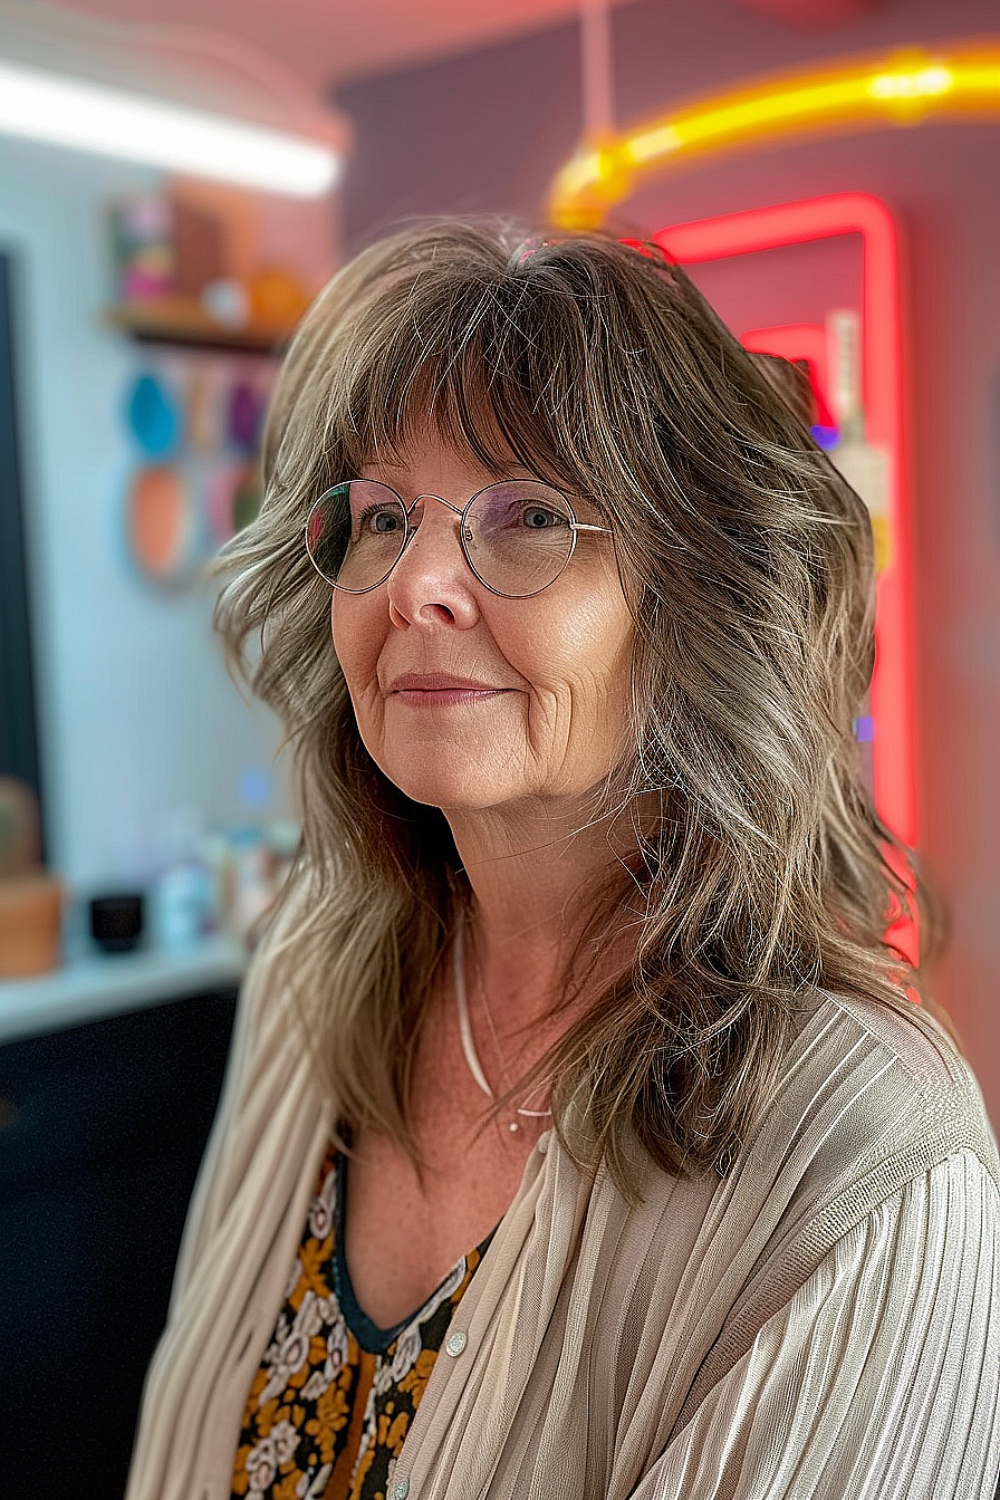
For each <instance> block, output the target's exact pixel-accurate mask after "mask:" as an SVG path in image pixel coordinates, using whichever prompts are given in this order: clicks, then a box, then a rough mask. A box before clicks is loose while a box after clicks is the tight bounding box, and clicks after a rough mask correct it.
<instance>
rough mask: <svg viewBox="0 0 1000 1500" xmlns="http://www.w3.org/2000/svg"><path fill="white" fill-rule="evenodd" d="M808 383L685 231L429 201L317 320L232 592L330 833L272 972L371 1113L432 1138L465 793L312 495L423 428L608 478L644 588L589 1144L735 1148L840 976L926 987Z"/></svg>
mask: <svg viewBox="0 0 1000 1500" xmlns="http://www.w3.org/2000/svg"><path fill="white" fill-rule="evenodd" d="M778 384H780V382H777V383H776V382H775V380H774V378H773V372H771V371H768V370H766V369H763V368H762V367H761V365H760V363H759V361H757V360H756V359H755V358H754V357H753V356H751V355H750V354H748V353H747V352H746V351H745V350H744V349H743V348H742V347H741V345H740V344H739V342H738V341H737V340H736V339H735V338H734V337H733V335H732V334H731V333H730V332H729V331H728V329H727V328H726V327H725V326H724V325H723V323H722V322H721V321H720V320H719V318H718V317H717V316H716V315H715V314H714V312H713V311H712V309H711V308H710V307H709V306H708V304H707V303H706V302H705V300H704V298H703V297H702V296H701V294H700V293H699V292H698V291H697V289H696V288H695V287H694V286H693V285H692V283H691V282H690V281H689V280H688V278H687V277H686V276H685V275H684V273H683V272H682V271H681V270H680V268H679V267H677V266H675V265H672V264H671V263H669V261H668V260H667V259H666V258H665V257H664V256H663V255H662V253H661V252H660V251H659V250H658V249H656V247H654V246H643V247H640V248H638V249H637V248H635V246H634V244H632V245H628V244H623V243H620V242H618V241H616V240H615V239H613V238H611V237H609V236H605V235H603V234H572V235H561V234H558V233H555V234H548V233H545V232H542V233H541V234H538V235H535V236H532V235H530V234H529V233H528V232H527V231H526V230H525V229H524V228H523V227H517V226H513V225H511V224H509V223H508V222H506V221H502V222H501V221H488V222H482V221H479V222H465V221H461V222H459V221H445V222H434V223H430V224H427V225H422V226H420V227H417V228H410V229H407V230H406V231H404V232H402V233H399V234H397V235H395V236H394V237H392V238H389V239H386V240H384V241H382V242H380V243H378V244H376V245H374V246H373V247H371V248H370V249H368V250H366V251H365V252H363V253H362V254H361V255H359V256H358V257H357V259H355V260H354V261H353V262H352V263H351V264H349V265H348V266H347V267H346V269H344V270H343V271H341V272H340V274H339V275H337V276H336V277H335V278H334V279H333V280H332V281H331V283H330V284H329V285H328V286H327V288H326V290H325V291H324V292H323V293H322V295H321V296H320V297H319V299H318V300H317V301H316V303H315V304H314V305H313V307H312V309H311V310H310V312H309V313H308V315H307V316H306V318H305V321H304V322H303V324H302V326H301V328H300V329H299V331H298V333H297V335H296V337H295V340H294V342H293V344H292V346H291V349H290V351H289V353H288V356H287V358H286V360H285V363H284V367H283V370H282V372H281V376H280V379H279V382H278V385H277V389H276V392H275V397H274V401H273V404H272V407H271V411H270V415H269V420H268V425H267V431H266V436H265V453H264V478H265V498H264V503H263V506H262V509H261V512H260V515H259V517H258V519H257V520H256V521H255V522H254V523H253V524H252V525H251V526H249V527H248V528H247V529H246V530H245V531H243V532H242V533H241V534H240V535H239V536H238V537H237V538H236V539H235V540H234V541H233V542H232V543H231V544H230V545H229V546H228V548H227V549H226V554H225V556H224V558H223V566H224V567H225V568H226V569H228V570H229V571H230V574H231V576H230V578H229V581H228V582H227V583H226V585H225V587H224V589H223V591H222V593H221V594H220V597H219V600H218V605H217V610H216V623H217V626H218V629H219V630H220V632H221V634H222V637H223V640H224V642H225V644H226V647H227V650H228V653H229V655H230V659H231V661H232V663H233V664H234V665H235V667H236V668H237V670H239V671H240V672H242V673H243V674H244V676H245V677H246V679H247V680H248V681H249V684H250V686H251V688H252V690H253V691H254V692H255V693H256V694H257V695H258V696H259V697H260V698H262V699H263V700H264V701H265V702H267V703H268V704H270V705H271V707H272V708H274V709H275V710H276V711H277V713H278V714H279V715H280V717H281V718H282V720H283V722H284V725H285V728H286V732H287V738H288V740H289V741H290V742H291V744H292V746H293V747H294V756H295V764H296V768H297V781H298V792H299V796H300V799H301V811H302V815H303V828H304V832H303V843H302V847H301V850H300V854H299V858H298V861H297V863H296V865H295V868H294V870H293V874H292V876H291V878H290V881H289V884H288V887H287V888H286V894H285V898H284V905H285V917H286V920H285V922H284V923H283V924H282V925H283V930H284V937H283V940H282V942H281V943H280V945H275V951H274V954H273V955H272V957H273V961H274V963H275V966H276V968H275V975H274V977H273V980H272V982H273V983H274V984H275V985H276V986H279V987H280V989H281V992H282V993H283V994H294V995H295V996H296V997H297V1002H298V1005H299V1007H300V1009H301V1010H303V1011H304V1013H305V1015H306V1017H307V1020H308V1025H309V1028H310V1032H311V1036H312V1039H313V1043H314V1045H315V1048H316V1055H317V1057H318V1058H319V1059H321V1061H322V1066H323V1070H324V1074H325V1077H326V1079H327V1082H328V1084H329V1086H330V1087H331V1088H332V1090H333V1093H334V1097H335V1099H336V1102H337V1107H338V1110H339V1111H340V1115H341V1117H342V1118H343V1120H345V1121H346V1122H349V1123H351V1124H353V1125H370V1126H373V1127H375V1128H378V1129H380V1130H384V1131H387V1132H388V1133H389V1134H391V1135H392V1136H394V1137H395V1138H396V1139H398V1140H399V1141H401V1142H402V1143H404V1144H406V1145H407V1146H408V1148H409V1149H411V1150H412V1151H414V1152H416V1147H415V1142H414V1140H413V1137H412V1134H411V1131H410V1126H409V1120H410V1087H411V1080H412V1067H413V1061H414V1055H415V1050H416V1046H417V1043H418V1040H419V1037H420V1033H421V1026H422V1022H423V1018H424V1016H425V1013H426V1010H427V1005H428V1000H429V997H430V996H431V994H432V992H433V989H434V986H435V983H436V979H437V976H438V975H439V972H440V966H441V964H442V962H443V961H444V958H445V956H446V954H447V952H448V950H449V945H450V944H451V942H452V940H453V938H454V934H455V931H456V925H457V923H458V921H459V919H460V915H461V912H462V910H463V908H464V907H467V906H468V905H469V902H470V899H471V897H470V892H469V888H468V884H467V882H466V880H465V876H464V874H463V871H462V869H461V866H460V862H459V859H458V855H457V852H456V849H455V845H454V843H453V841H452V838H451V833H450V830H449V827H448V824H447V822H446V820H445V818H444V816H443V814H442V813H441V812H440V811H438V810H436V809H434V808H430V807H425V806H421V805H418V804H416V803H414V802H411V801H410V800H408V799H407V798H406V797H405V796H403V794H402V793H401V792H400V791H399V790H398V789H397V788H396V787H395V786H393V785H392V784H391V783H390V782H389V781H388V780H387V779H386V777H385V776H384V775H383V774H382V772H381V771H380V770H379V769H378V767H377V766H376V765H375V764H374V762H373V761H372V759H371V758H370V756H369V755H368V753H367V751H366V750H365V748H364V746H363V745H362V743H361V739H360V736H359V733H358V729H357V725H356V723H355V719H354V715H353V711H352V708H351V704H350V700H349V698H348V693H347V689H346V685H345V682H344V677H343V674H342V672H341V669H340V666H339V664H338V661H337V658H336V655H335V653H334V650H333V645H332V642H331V635H330V591H329V587H328V586H327V585H326V584H324V582H323V581H322V580H321V579H320V578H319V577H318V576H317V574H316V573H315V572H314V570H313V568H312V566H311V564H310V562H309V559H308V557H307V556H306V552H305V547H304V544H303V534H304V525H305V518H306V515H307V513H308V511H309V509H310V507H311V505H312V504H313V502H314V501H315V500H316V498H317V497H318V496H319V495H320V494H321V493H322V492H323V491H324V490H325V489H327V488H328V487H329V486H330V485H332V484H334V483H336V482H338V481H340V480H342V479H344V478H348V477H350V476H351V475H353V474H356V473H357V472H358V471H359V469H360V468H361V466H362V465H363V464H365V463H366V462H370V461H371V460H372V459H373V458H377V457H387V456H394V455H397V454H398V453H399V451H400V449H401V447H402V446H403V445H404V444H405V443H406V441H407V439H408V438H409V437H410V436H411V435H412V434H413V433H414V432H416V431H418V430H419V429H420V428H421V427H423V426H425V425H426V424H432V425H434V426H436V428H437V430H438V431H439V433H440V434H441V436H442V437H443V438H444V439H446V440H447V441H449V442H451V443H453V444H454V445H456V446H457V447H458V448H459V449H460V450H462V451H465V452H467V453H468V454H469V455H471V456H473V457H474V458H475V459H477V460H478V461H479V462H480V463H482V464H483V465H485V466H486V467H487V468H488V469H490V470H494V471H497V472H498V473H499V472H500V466H501V465H502V464H509V463H510V462H511V460H512V459H513V460H514V461H515V462H517V463H519V464H521V465H523V466H524V467H525V468H526V469H527V470H528V471H529V472H532V473H535V474H538V475H539V476H540V477H542V478H545V479H548V480H550V481H551V482H554V483H556V484H558V485H559V486H560V487H561V488H563V489H564V490H566V491H567V492H569V493H571V494H574V495H579V496H582V497H585V498H586V499H587V500H588V501H590V502H592V503H593V504H594V505H595V506H596V507H597V508H598V509H599V511H600V512H601V513H602V514H603V516H604V517H606V520H607V524H608V526H609V527H610V528H611V530H612V532H613V536H614V544H615V548H616V552H617V557H618V564H619V570H620V574H621V578H622V584H623V587H624V590H625V594H626V597H627V599H628V601H629V604H630V608H631V611H632V614H633V618H634V624H635V633H634V649H633V659H632V680H631V712H630V721H629V726H628V734H627V744H626V748H625V749H624V751H623V753H622V755H621V757H620V760H619V763H618V764H617V765H616V766H615V767H614V770H613V772H612V774H611V776H610V777H609V779H608V783H607V785H606V786H605V787H603V788H601V789H600V799H599V800H600V804H601V814H602V815H603V816H606V817H607V818H608V819H609V820H614V821H615V823H616V825H617V827H618V828H619V830H620V828H621V827H622V826H623V820H625V826H627V827H629V828H630V829H631V844H632V847H633V848H634V854H633V855H632V856H631V857H630V858H628V859H626V860H624V861H623V862H622V863H621V864H618V865H616V866H615V874H616V875H617V877H618V878H617V879H614V878H611V879H609V882H608V884H607V885H606V887H605V888H603V889H602V890H601V891H595V892H594V900H593V903H592V909H591V910H590V911H589V913H588V914H587V926H586V931H585V934H584V937H583V938H582V939H581V942H580V945H579V947H578V949H577V958H576V960H574V962H573V963H571V964H570V966H569V970H568V972H567V975H566V986H565V996H564V999H565V997H568V996H570V995H571V994H572V993H576V992H578V991H579V990H580V988H581V986H585V983H586V975H585V971H586V960H585V955H586V953H587V952H592V947H591V945H592V944H593V943H595V942H597V943H600V942H601V941H602V940H603V939H605V938H606V939H608V940H610V938H611V936H612V934H614V933H616V932H619V931H620V930H621V925H622V922H623V921H627V922H628V923H630V924H631V925H632V928H633V930H634V934H635V945H634V956H633V959H632V962H631V964H630V966H629V967H628V968H627V970H626V971H625V972H623V973H621V974H620V975H618V977H617V978H616V979H615V980H614V981H613V982H609V983H608V984H607V986H606V988H605V990H604V991H603V993H601V994H599V995H597V996H592V997H590V998H589V1001H588V1004H587V1005H586V1007H585V1009H584V1011H583V1013H582V1016H581V1017H579V1018H577V1019H576V1020H574V1021H573V1022H572V1024H570V1025H569V1028H568V1030H566V1032H565V1034H564V1035H563V1037H562V1040H561V1041H560V1042H559V1043H557V1045H556V1046H555V1047H554V1048H553V1049H552V1051H551V1052H550V1053H549V1054H548V1055H547V1056H546V1058H545V1059H543V1061H542V1063H541V1064H540V1065H539V1067H538V1068H537V1069H536V1070H534V1073H536V1074H538V1075H539V1076H541V1074H542V1073H545V1074H546V1075H547V1076H549V1077H551V1078H552V1079H553V1080H554V1095H553V1098H554V1112H555V1120H556V1125H557V1128H560V1129H564V1128H565V1124H566V1120H567V1118H568V1114H567V1110H568V1106H569V1104H570V1101H571V1100H572V1101H574V1115H573V1118H574V1119H576V1118H578V1117H579V1116H578V1114H577V1113H576V1111H578V1110H579V1109H580V1108H582V1111H583V1117H584V1118H585V1120H586V1125H587V1129H586V1131H584V1132H580V1131H576V1130H574V1131H573V1133H572V1139H568V1140H567V1144H568V1146H569V1149H570V1150H571V1151H573V1152H574V1154H576V1155H577V1156H578V1158H581V1159H582V1158H587V1159H588V1160H589V1161H590V1162H594V1161H596V1160H598V1159H600V1158H604V1159H605V1160H606V1161H607V1162H608V1164H609V1165H610V1168H611V1170H612V1171H613V1172H614V1173H615V1175H616V1178H617V1179H618V1180H619V1181H620V1183H621V1184H622V1186H623V1187H625V1188H626V1189H628V1188H629V1187H630V1184H631V1182H632V1180H633V1172H632V1167H631V1166H630V1163H631V1162H633V1161H634V1159H635V1155H634V1142H635V1140H636V1139H638V1141H639V1142H640V1143H641V1144H642V1146H643V1147H644V1148H645V1150H646V1152H648V1154H649V1155H650V1156H651V1157H652V1158H653V1160H654V1161H655V1162H656V1163H658V1164H659V1165H660V1166H661V1167H662V1168H664V1169H665V1170H667V1171H671V1172H681V1171H686V1172H697V1171H705V1170H712V1169H715V1170H722V1171H724V1170H725V1166H726V1163H727V1162H728V1161H729V1160H731V1159H732V1156H733V1153H734V1152H735V1151H736V1150H737V1149H738V1147H739V1144H740V1142H741V1141H742V1140H743V1139H744V1138H745V1137H746V1134H747V1132H748V1131H749V1130H750V1129H751V1128H752V1124H753V1120H754V1118H755V1116H756V1114H757V1112H758V1111H759V1109H760V1108H761V1107H762V1104H763V1103H764V1101H765V1100H766V1099H767V1096H768V1092H769V1090H770V1089H771V1087H772V1086H773V1083H774V1080H775V1078H776V1076H777V1073H778V1071H779V1069H780V1064H781V1058H782V1054H783V1052H784V1050H785V1048H786V1047H787V1044H788V1040H789V1036H790V1033H791V1030H792V1028H793V1027H794V1026H795V1025H796V1017H797V1015H798V1014H799V1013H800V1012H801V1011H802V1009H803V1008H804V1007H805V1006H806V1005H807V1004H808V1003H809V1000H810V997H813V996H815V994H816V992H817V991H824V990H825V991H832V992H836V993H840V994H843V995H847V996H854V997H862V998H869V999H874V1000H878V1001H881V1002H883V1003H885V1004H889V1005H893V1006H897V1007H903V1006H905V1007H906V1008H910V1006H909V1002H908V1001H906V1000H904V999H903V993H902V985H903V984H904V983H905V984H907V985H912V984H913V983H914V982H915V981H914V977H913V976H912V975H910V974H908V973H906V972H905V967H906V966H905V964H904V962H903V960H902V959H901V957H900V955H899V954H897V953H895V952H894V951H893V950H892V949H891V948H889V947H887V945H886V942H885V937H884V934H885V931H886V924H887V921H888V919H889V918H890V917H891V916H892V915H898V914H899V912H900V911H901V910H904V909H906V908H908V907H910V906H912V905H913V903H914V899H915V898H914V896H913V894H912V891H911V889H909V888H908V887H909V886H912V887H913V888H914V889H915V888H916V883H915V878H914V880H913V881H910V882H908V883H905V882H904V881H902V880H901V879H900V878H899V877H898V875H897V874H895V873H894V870H893V867H892V865H891V864H890V863H889V860H888V858H887V855H889V856H890V857H891V851H893V850H897V851H898V849H899V846H898V845H897V842H896V840H895V839H894V838H893V836H892V834H891V833H890V831H889V830H888V829H887V828H886V827H885V826H884V825H883V824H882V822H881V821H880V819H879V817H878V816H877V814H876V812H875V810H874V808H873V805H872V801H871V797H870V795H869V792H868V790H867V789H866V786H865V784H864V779H863V776H862V771H861V766H860V761H859V753H858V747H857V743H856V739H855V735H854V731H853V721H854V719H855V717H856V715H857V714H858V712H859V709H860V707H861V704H862V700H863V697H864V694H865V691H866V689H867V686H868V683H869V680H870V676H871V671H872V664H873V659H874V628H873V626H874V622H873V612H874V576H873V547H872V535H871V527H870V524H869V519H868V515H867V512H866V510H865V507H864V505H863V503H862V502H861V500H860V499H859V498H858V496H857V495H856V494H855V493H854V492H853V490H851V488H850V487H849V486H848V484H847V483H846V482H845V481H844V480H843V479H842V478H841V477H840V475H839V474H838V473H837V471H836V469H835V468H834V467H833V466H832V464H831V463H830V462H829V461H828V459H827V458H826V457H825V455H824V454H823V453H822V452H821V450H820V449H819V448H818V447H817V446H816V445H815V444H814V443H813V442H812V440H811V438H810V436H809V433H808V429H807V425H806V423H805V421H804V419H803V415H802V413H801V411H797V410H796V409H795V405H794V403H793V402H790V401H789V400H787V399H786V398H785V396H784V395H783V394H782V393H781V391H780V390H779V389H778V388H777V387H778ZM896 864H897V868H898V866H899V860H898V858H897V860H896ZM574 1014H576V1012H574ZM533 1076H534V1075H533Z"/></svg>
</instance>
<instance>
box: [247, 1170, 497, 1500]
mask: <svg viewBox="0 0 1000 1500" xmlns="http://www.w3.org/2000/svg"><path fill="white" fill-rule="evenodd" d="M343 1162H344V1158H343V1157H342V1156H341V1154H340V1153H339V1152H338V1151H337V1149H336V1147H335V1146H333V1145H331V1146H330V1149H329V1151H328V1152H327V1155H326V1158H325V1160H324V1162H323V1165H322V1167H321V1168H320V1173H319V1180H318V1182H317V1186H316V1196H315V1197H314V1198H313V1200H312V1203H311V1205H310V1208H309V1215H308V1218H307V1220H306V1226H305V1230H304V1231H303V1235H302V1243H301V1245H300V1246H299V1251H298V1254H297V1255H296V1257H295V1262H294V1264H293V1266H292V1269H291V1274H290V1275H289V1278H288V1285H287V1287H286V1288H285V1301H284V1305H283V1306H282V1309H281V1312H280V1313H279V1315H278V1322H277V1325H276V1327H275V1330H274V1335H273V1337H272V1339H271V1342H270V1344H269V1345H268V1347H267V1349H266V1350H265V1351H264V1358H263V1361H262V1363H261V1367H260V1369H259V1370H258V1372H257V1374H256V1376H255V1377H254V1381H253V1384H252V1385H251V1387H250V1394H249V1396H248V1398H247V1404H246V1407H245V1409H244V1412H243V1425H242V1429H241V1431H240V1440H239V1447H238V1449H237V1452H236V1464H235V1468H234V1471H233V1496H234V1497H236V1496H238V1497H239V1500H385V1497H386V1496H387V1495H388V1494H389V1493H390V1486H391V1484H392V1472H393V1469H394V1467H395V1463H396V1458H397V1457H398V1455H399V1452H400V1450H401V1448H402V1446H403V1440H404V1438H405V1437H406V1434H407V1431H408V1430H409V1426H410V1423H411V1422H412V1420H413V1415H414V1413H415V1412H416V1410H417V1407H418V1406H419V1405H420V1398H421V1397H422V1395H423V1393H424V1389H425V1387H426V1385H427V1381H428V1378H429V1376H430V1373H431V1370H432V1369H433V1368H434V1362H435V1360H436V1359H437V1355H438V1351H439V1349H440V1348H441V1345H442V1344H443V1342H444V1337H445V1334H446V1333H447V1330H448V1324H449V1323H450V1322H451V1318H452V1314H453V1313H454V1311H455V1308H456V1307H457V1306H458V1304H459V1302H460V1301H461V1299H462V1295H463V1293H464V1292H465V1289H466V1287H467V1286H468V1285H469V1282H470V1281H471V1280H472V1275H473V1272H474V1271H475V1269H476V1267H477V1266H478V1264H479V1262H480V1261H481V1260H482V1258H483V1256H484V1255H485V1253H486V1250H487V1247H488V1245H489V1242H490V1240H491V1239H492V1237H493V1236H492V1234H491V1235H488V1236H487V1237H486V1239H485V1240H484V1241H483V1242H482V1244H481V1245H478V1246H477V1247H476V1249H475V1250H473V1251H471V1252H470V1253H469V1254H468V1255H464V1256H463V1257H462V1259H461V1260H460V1261H459V1262H458V1265H457V1266H455V1267H454V1269H453V1270H452V1271H451V1272H450V1274H449V1275H448V1276H446V1277H445V1279H444V1281H443V1282H442V1283H441V1285H440V1286H439V1287H438V1289H437V1291H436V1292H434V1293H432V1295H431V1296H430V1298H429V1299H428V1301H427V1302H425V1303H424V1305H423V1307H421V1308H420V1309H419V1310H418V1311H417V1312H416V1313H414V1314H413V1316H412V1317H410V1318H407V1319H406V1321H405V1322H403V1323H399V1324H397V1326H396V1327H395V1328H379V1327H377V1326H376V1324H374V1323H373V1322H372V1321H371V1319H370V1318H367V1317H366V1316H365V1314H364V1313H363V1312H362V1311H361V1309H360V1307H359V1306H358V1304H357V1301H356V1299H355V1296H354V1291H353V1288H352V1287H351V1281H350V1277H349V1275H348V1272H347V1261H346V1258H345V1255H344V1248H343V1246H344V1235H343V1223H344V1192H345V1183H344V1179H345V1176H346V1173H345V1171H344V1165H343Z"/></svg>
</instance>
